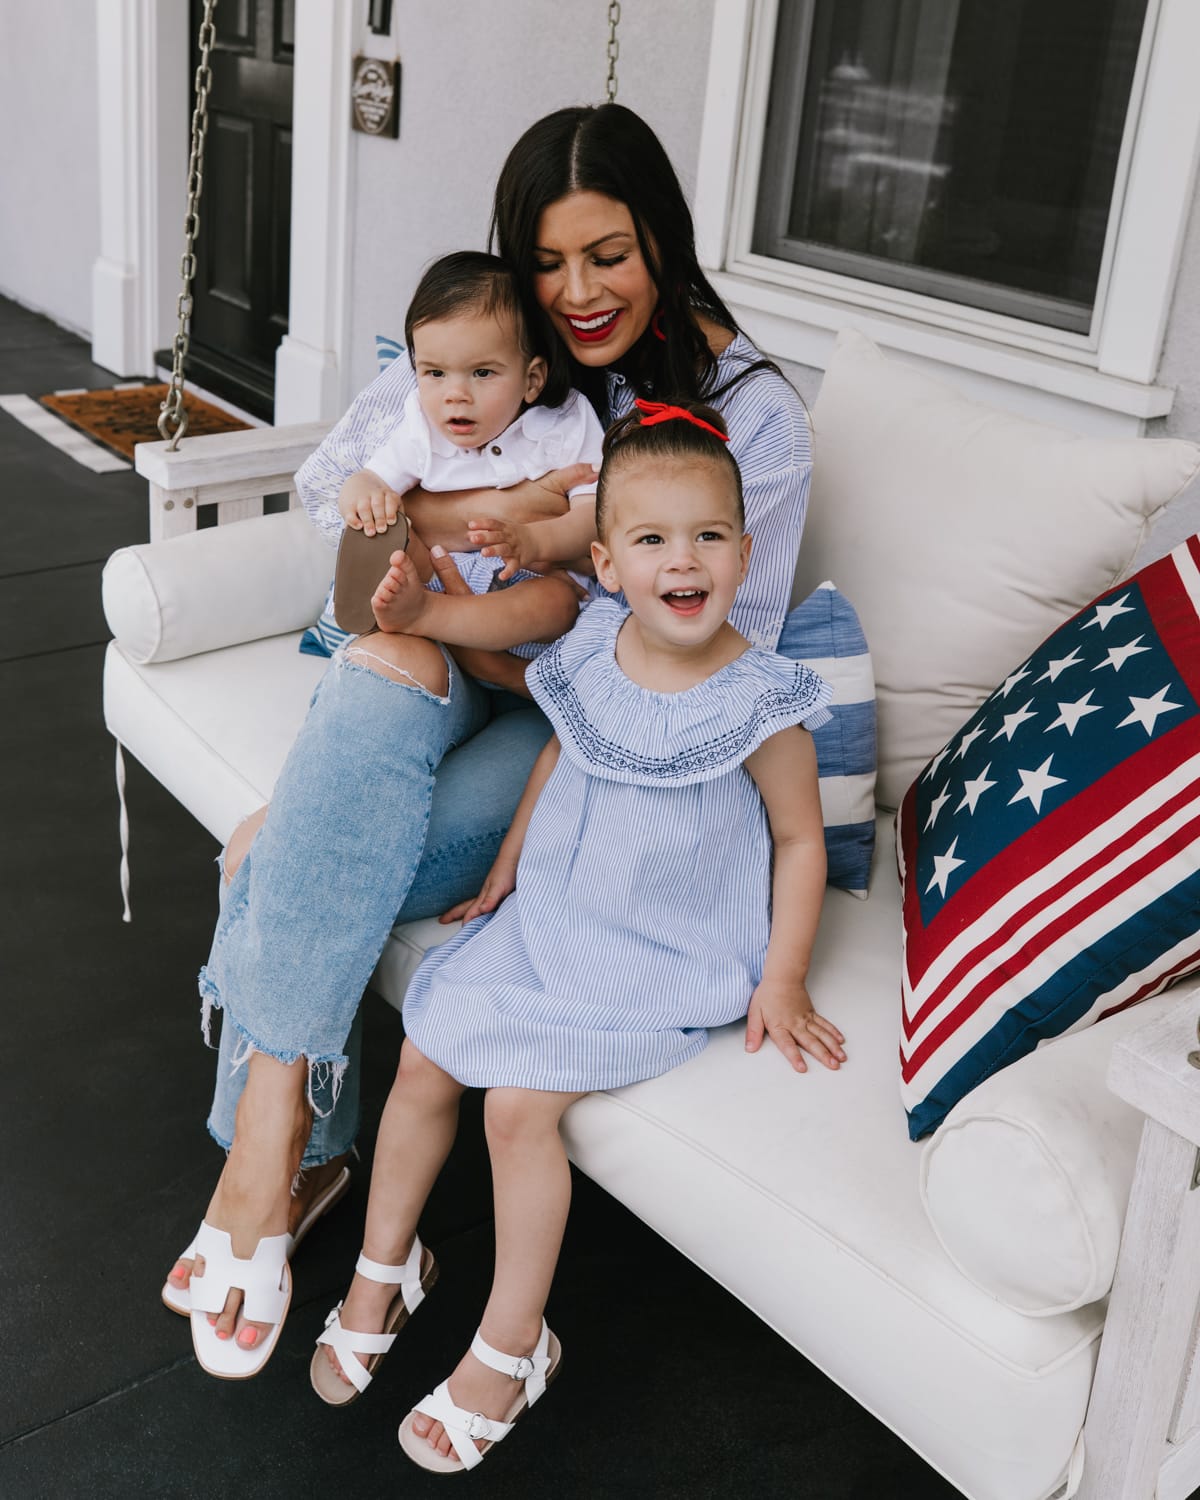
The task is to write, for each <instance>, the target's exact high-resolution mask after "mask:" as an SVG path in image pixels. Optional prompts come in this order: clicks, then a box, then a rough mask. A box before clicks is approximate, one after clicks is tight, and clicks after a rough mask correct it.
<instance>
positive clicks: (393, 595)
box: [371, 552, 426, 634]
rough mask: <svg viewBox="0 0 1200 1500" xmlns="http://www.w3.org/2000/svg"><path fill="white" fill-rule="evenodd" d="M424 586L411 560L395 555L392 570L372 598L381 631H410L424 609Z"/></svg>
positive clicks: (374, 612)
mask: <svg viewBox="0 0 1200 1500" xmlns="http://www.w3.org/2000/svg"><path fill="white" fill-rule="evenodd" d="M425 603H426V599H425V585H424V584H423V583H422V582H421V580H420V579H419V578H418V577H417V570H416V568H414V567H413V564H412V559H411V558H410V557H409V556H408V554H407V553H405V552H393V553H392V556H391V567H389V568H388V570H387V572H386V573H385V574H384V575H383V577H382V579H380V581H379V586H378V588H376V590H375V592H374V593H373V594H372V595H371V610H372V612H373V614H374V616H375V623H376V624H377V625H378V626H379V628H380V630H385V631H391V632H393V633H397V634H399V633H402V632H404V631H406V630H411V629H412V627H413V626H414V625H415V624H416V623H417V621H418V620H419V619H420V617H421V612H422V610H423V609H424V607H425Z"/></svg>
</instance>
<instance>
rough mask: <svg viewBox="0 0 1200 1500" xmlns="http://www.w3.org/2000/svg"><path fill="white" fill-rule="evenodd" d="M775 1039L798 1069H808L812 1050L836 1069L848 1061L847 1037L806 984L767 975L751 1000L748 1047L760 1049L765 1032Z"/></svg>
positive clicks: (747, 1022) (747, 1021) (805, 1070)
mask: <svg viewBox="0 0 1200 1500" xmlns="http://www.w3.org/2000/svg"><path fill="white" fill-rule="evenodd" d="M764 1032H765V1033H766V1035H767V1036H769V1037H770V1038H771V1040H772V1041H773V1042H774V1043H775V1045H776V1046H777V1047H778V1048H779V1050H780V1052H782V1053H783V1055H784V1057H786V1058H787V1060H788V1062H790V1063H791V1065H792V1067H793V1068H795V1070H796V1072H797V1073H807V1072H808V1065H807V1064H806V1063H805V1061H804V1053H805V1052H808V1053H810V1054H811V1055H812V1056H813V1057H815V1058H816V1059H817V1061H818V1062H821V1063H824V1064H825V1066H826V1067H827V1068H832V1069H834V1070H835V1071H836V1070H837V1069H838V1068H839V1067H841V1065H842V1063H844V1062H845V1061H846V1052H845V1049H844V1047H843V1046H842V1043H843V1042H844V1041H845V1040H846V1038H845V1037H844V1036H843V1035H842V1033H841V1032H840V1031H839V1030H838V1029H837V1027H836V1026H835V1025H834V1024H833V1022H832V1021H827V1020H826V1019H825V1017H824V1016H819V1015H818V1014H817V1012H816V1011H815V1010H814V1009H813V1003H812V1001H811V1000H810V999H809V995H808V988H807V986H806V985H804V984H781V983H780V982H779V981H778V980H769V979H764V980H763V982H762V983H761V984H760V985H759V986H758V988H757V989H756V990H755V991H754V994H753V996H752V997H751V1000H750V1013H749V1015H748V1016H747V1017H746V1051H747V1052H757V1051H758V1049H759V1048H760V1047H761V1046H762V1040H763V1034H764Z"/></svg>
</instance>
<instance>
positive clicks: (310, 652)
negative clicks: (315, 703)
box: [300, 333, 407, 656]
mask: <svg viewBox="0 0 1200 1500" xmlns="http://www.w3.org/2000/svg"><path fill="white" fill-rule="evenodd" d="M406 353H407V350H406V349H405V347H404V341H403V340H399V341H397V340H396V339H390V338H388V337H387V336H386V334H382V333H377V334H376V335H375V361H376V363H377V364H378V366H379V373H380V374H381V375H382V374H383V372H384V371H385V370H386V369H387V367H388V366H389V365H390V364H391V363H392V361H393V360H395V359H397V358H399V356H400V355H401V354H406ZM349 639H350V632H349V631H348V630H343V629H342V627H341V626H340V625H339V624H338V622H337V621H336V620H335V619H334V618H333V584H332V583H331V584H330V585H329V593H328V595H327V597H326V599H325V607H324V608H323V609H322V610H321V614H320V618H319V619H318V620H317V623H316V624H315V625H310V626H309V628H308V629H307V630H306V631H305V632H304V634H303V635H302V636H301V637H300V650H301V651H302V652H303V653H304V654H305V656H332V655H333V653H334V652H335V651H336V650H337V648H338V647H339V646H340V645H341V644H342V642H343V641H348V640H349Z"/></svg>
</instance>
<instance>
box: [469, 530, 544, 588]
mask: <svg viewBox="0 0 1200 1500" xmlns="http://www.w3.org/2000/svg"><path fill="white" fill-rule="evenodd" d="M467 540H468V541H469V542H470V544H471V546H472V547H478V548H479V550H480V552H481V553H482V554H483V556H484V557H502V558H503V559H504V566H503V568H501V569H500V573H499V577H500V578H501V579H509V578H511V577H512V576H513V574H514V573H515V572H516V571H517V569H518V568H526V569H528V570H529V571H530V572H531V573H544V572H545V571H546V566H545V559H542V558H539V557H537V556H536V547H535V543H534V525H533V524H530V525H526V524H525V523H524V522H522V521H501V520H497V519H496V518H495V517H494V516H485V517H484V518H483V519H481V520H477V521H468V522H467Z"/></svg>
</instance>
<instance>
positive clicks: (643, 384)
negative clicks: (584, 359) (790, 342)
mask: <svg viewBox="0 0 1200 1500" xmlns="http://www.w3.org/2000/svg"><path fill="white" fill-rule="evenodd" d="M575 192H592V193H602V194H604V196H605V197H606V198H613V199H615V200H616V201H617V202H618V203H623V204H625V206H626V207H627V208H628V209H629V212H630V214H631V215H632V217H633V222H634V227H635V229H636V231H637V237H638V244H639V246H640V247H641V251H642V256H643V258H644V259H645V262H646V265H647V267H648V269H649V271H650V275H651V277H652V278H653V281H654V285H655V287H656V288H657V289H658V299H659V307H660V309H661V316H659V317H656V318H655V319H654V320H653V321H654V322H655V323H657V325H658V326H659V328H660V329H661V332H662V334H663V337H662V338H659V337H656V336H655V334H654V332H653V329H652V328H647V329H646V330H645V332H644V333H643V334H642V336H641V338H639V339H638V341H637V343H636V344H634V346H633V348H632V349H630V350H629V352H628V353H627V354H625V355H624V356H623V358H622V359H621V360H620V361H619V362H618V364H617V365H614V366H613V368H614V369H619V370H620V372H621V373H622V374H623V375H624V376H625V378H626V379H627V380H629V381H631V382H632V384H633V386H634V388H635V389H636V390H637V391H638V392H639V393H640V394H642V395H653V396H655V397H656V398H658V399H660V400H661V399H663V398H665V397H667V396H671V397H683V398H686V399H689V400H698V399H700V398H703V399H705V400H708V401H711V400H713V398H714V397H716V396H719V395H720V394H721V393H722V391H723V390H727V389H728V388H729V385H731V384H734V383H736V381H737V380H741V379H743V378H744V377H745V376H746V375H748V374H750V373H752V372H753V371H754V370H758V369H774V368H775V366H774V365H772V364H771V363H770V361H769V360H761V361H757V362H755V363H754V364H751V365H748V366H747V367H746V368H745V369H744V370H742V371H739V372H738V375H737V377H736V378H735V381H730V382H727V383H726V385H725V386H723V387H722V388H721V390H717V389H715V386H716V382H717V360H716V356H715V355H714V354H713V352H712V350H711V349H710V348H709V347H708V340H707V339H706V338H705V336H704V333H703V330H702V329H701V328H700V327H699V326H698V324H697V322H696V319H695V316H694V314H696V313H702V314H704V315H705V316H706V317H708V318H710V319H711V320H712V321H713V322H714V323H716V324H718V325H719V326H720V327H722V328H725V329H728V330H729V332H730V333H736V332H737V323H736V322H735V321H734V319H733V315H732V314H731V313H730V311H729V309H728V308H727V307H726V306H725V304H724V302H722V301H721V299H720V297H719V296H718V295H717V293H716V291H715V290H714V289H713V287H712V286H711V284H710V283H709V280H708V278H707V277H706V276H705V274H704V272H703V271H702V270H701V269H700V263H699V261H697V259H696V235H695V230H694V229H693V227H692V215H691V213H690V211H689V209H688V206H687V202H686V200H685V199H684V196H683V190H682V189H681V188H680V186H679V179H678V178H677V177H676V176H675V170H674V168H673V167H672V166H671V163H670V160H669V159H668V157H667V153H666V152H665V151H664V150H663V147H662V143H661V142H660V141H659V139H658V137H657V136H656V135H655V134H654V132H653V131H652V130H651V129H650V127H649V125H647V124H646V122H645V121H644V120H643V119H642V118H641V117H640V116H638V115H635V114H634V112H633V111H632V110H631V109H626V108H625V106H624V105H623V104H598V105H576V106H573V107H572V108H569V109H560V110H556V111H555V113H554V114H551V115H546V116H545V118H544V119H541V120H538V121H537V123H536V124H534V125H531V126H530V127H529V129H528V130H527V131H526V132H525V134H524V135H523V136H522V137H521V138H520V140H519V141H518V142H517V143H516V145H515V146H514V147H513V148H512V150H511V151H510V152H509V153H508V159H507V161H506V162H505V163H504V166H503V167H502V168H501V171H500V177H499V179H498V181H497V183H496V197H495V202H494V204H493V207H492V228H491V243H492V244H493V245H494V246H495V247H496V248H497V249H498V250H499V252H500V254H501V255H502V256H503V257H504V259H505V260H506V261H508V263H509V265H511V266H512V267H513V269H514V271H515V272H516V277H517V287H518V290H519V291H520V294H521V300H522V302H523V303H524V305H525V308H526V316H527V317H528V318H529V319H530V321H531V324H532V326H533V327H535V328H537V329H539V331H541V329H542V327H544V325H545V324H546V323H548V322H549V319H548V318H547V316H546V314H545V313H544V312H543V311H542V310H541V308H540V307H539V306H538V301H537V296H536V293H535V288H534V283H535V277H536V270H535V265H536V259H537V257H536V256H535V254H534V247H535V246H536V244H537V230H538V223H539V221H540V220H541V217H542V214H543V212H544V211H545V210H546V209H547V208H548V207H549V206H550V204H552V203H555V202H557V201H558V199H560V198H564V197H566V195H567V194H568V193H575ZM545 332H546V333H548V334H550V340H549V342H550V343H551V345H552V347H553V348H554V350H555V357H554V358H553V359H552V361H551V366H550V376H549V379H548V380H547V393H546V396H545V398H544V399H545V400H546V402H547V404H549V405H556V404H557V403H558V402H560V401H562V400H563V398H564V396H565V395H566V387H567V386H569V385H574V386H577V387H578V388H579V389H581V390H582V391H583V392H584V393H585V395H587V397H588V398H589V400H590V401H591V402H592V405H593V406H595V407H596V409H597V411H599V412H600V413H601V414H602V415H603V414H604V413H605V412H606V410H607V405H608V402H607V397H606V393H605V381H604V370H603V369H591V368H589V367H587V366H584V365H580V364H578V363H577V362H576V361H575V360H574V359H572V358H571V355H570V351H569V350H568V349H567V348H566V346H565V345H564V344H563V342H562V340H561V338H559V337H558V335H557V334H556V333H555V332H554V330H553V329H552V328H546V329H545ZM537 342H539V343H541V342H543V340H542V339H541V338H538V340H537Z"/></svg>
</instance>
